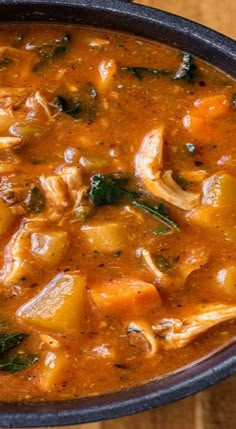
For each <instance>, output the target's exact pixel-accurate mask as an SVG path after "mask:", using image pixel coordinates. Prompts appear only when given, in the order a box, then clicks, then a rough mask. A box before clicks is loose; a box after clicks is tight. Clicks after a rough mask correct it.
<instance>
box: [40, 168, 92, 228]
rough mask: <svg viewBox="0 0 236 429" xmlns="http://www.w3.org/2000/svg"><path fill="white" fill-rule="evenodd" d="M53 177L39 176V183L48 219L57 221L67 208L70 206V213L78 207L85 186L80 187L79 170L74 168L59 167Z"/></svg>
mask: <svg viewBox="0 0 236 429" xmlns="http://www.w3.org/2000/svg"><path fill="white" fill-rule="evenodd" d="M55 173H56V174H55V175H52V176H48V177H45V176H41V177H40V183H41V186H42V188H43V190H44V192H45V196H46V200H47V209H48V218H49V220H51V221H52V222H54V221H55V222H56V221H59V220H60V219H61V218H62V217H63V216H64V215H65V210H66V208H67V207H69V206H70V205H72V212H75V211H76V210H77V209H78V207H79V206H80V204H81V202H82V200H83V198H84V195H85V194H86V193H87V190H88V188H87V186H82V175H81V169H80V168H78V167H76V166H60V167H58V168H57V169H56V170H55Z"/></svg>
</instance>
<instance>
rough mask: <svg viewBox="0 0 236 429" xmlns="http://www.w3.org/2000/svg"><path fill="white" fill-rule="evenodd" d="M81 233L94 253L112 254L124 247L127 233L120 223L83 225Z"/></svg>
mask: <svg viewBox="0 0 236 429" xmlns="http://www.w3.org/2000/svg"><path fill="white" fill-rule="evenodd" d="M81 231H82V232H83V233H84V234H85V235H86V237H87V240H88V242H89V245H90V247H91V249H92V250H93V251H94V250H96V251H97V252H99V253H104V254H112V253H115V252H118V251H120V250H121V249H123V247H124V242H125V231H124V229H123V227H122V225H121V224H120V223H116V222H105V221H104V223H101V224H97V225H83V226H82V227H81Z"/></svg>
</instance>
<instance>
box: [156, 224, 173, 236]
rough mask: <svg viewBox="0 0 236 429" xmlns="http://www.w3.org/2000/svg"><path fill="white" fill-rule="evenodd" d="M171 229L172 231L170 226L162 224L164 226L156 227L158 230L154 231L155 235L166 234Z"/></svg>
mask: <svg viewBox="0 0 236 429" xmlns="http://www.w3.org/2000/svg"><path fill="white" fill-rule="evenodd" d="M169 231H170V229H169V228H167V227H165V226H162V227H160V228H158V229H156V231H154V233H153V234H154V235H165V234H168V232H169Z"/></svg>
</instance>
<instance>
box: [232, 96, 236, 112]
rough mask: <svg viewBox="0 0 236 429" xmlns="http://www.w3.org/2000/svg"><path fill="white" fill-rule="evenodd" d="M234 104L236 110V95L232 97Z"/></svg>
mask: <svg viewBox="0 0 236 429" xmlns="http://www.w3.org/2000/svg"><path fill="white" fill-rule="evenodd" d="M232 103H233V109H235V110H236V94H233V95H232Z"/></svg>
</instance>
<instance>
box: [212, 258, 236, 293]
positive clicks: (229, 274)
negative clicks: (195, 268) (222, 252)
mask: <svg viewBox="0 0 236 429" xmlns="http://www.w3.org/2000/svg"><path fill="white" fill-rule="evenodd" d="M216 279H217V285H218V286H219V288H220V289H221V290H222V291H223V292H224V293H225V294H226V295H228V296H230V297H232V298H235V297H236V267H235V266H233V265H231V266H229V267H225V268H222V269H221V270H220V271H218V273H217V276H216Z"/></svg>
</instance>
